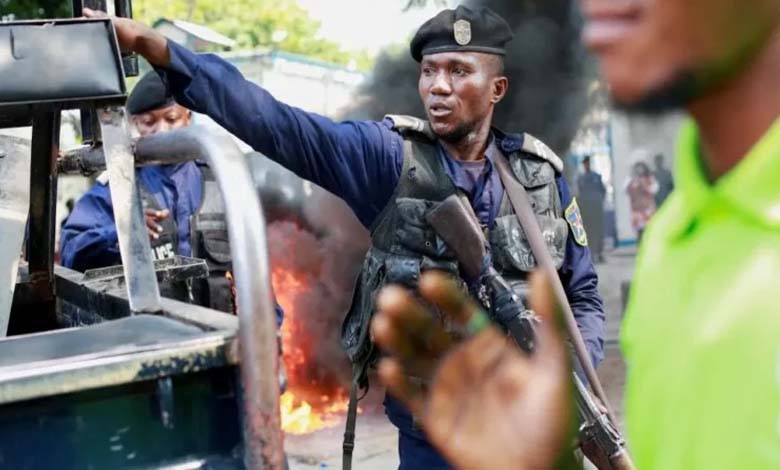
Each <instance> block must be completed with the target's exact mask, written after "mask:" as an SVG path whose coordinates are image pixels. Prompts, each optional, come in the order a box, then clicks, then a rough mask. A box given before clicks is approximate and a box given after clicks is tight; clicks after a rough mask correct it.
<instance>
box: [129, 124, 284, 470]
mask: <svg viewBox="0 0 780 470" xmlns="http://www.w3.org/2000/svg"><path fill="white" fill-rule="evenodd" d="M136 157H137V158H138V159H139V160H142V161H146V162H154V163H160V164H165V163H174V162H176V161H184V160H192V159H201V160H204V161H206V162H207V163H208V164H209V166H210V167H211V169H212V171H213V172H214V176H215V177H216V180H217V183H218V185H219V188H220V191H221V193H222V198H223V200H224V201H225V207H226V209H227V220H228V234H229V238H230V249H231V255H232V257H233V260H234V261H233V272H234V276H235V282H236V289H237V293H238V296H237V297H238V312H239V313H238V314H239V324H240V330H239V340H240V348H239V353H240V357H241V385H242V409H243V416H242V421H243V423H242V425H243V433H244V448H245V454H244V464H245V465H246V467H247V468H249V469H280V470H281V469H283V468H284V452H283V443H282V432H281V426H280V417H279V384H278V377H277V371H278V361H279V358H278V350H277V342H276V341H277V340H276V320H275V313H274V303H273V297H272V292H271V277H270V266H269V257H268V250H267V241H266V226H265V219H264V217H263V212H262V207H261V203H260V201H259V199H258V197H257V193H256V192H255V188H254V185H253V182H252V177H251V173H250V171H249V168H248V166H247V162H246V159H245V157H244V155H242V154H241V152H240V150H239V149H238V147H237V146H236V144H235V143H234V142H233V141H232V139H231V138H230V137H228V136H225V137H216V136H213V135H211V134H210V133H209V132H208V131H206V130H204V129H202V128H200V127H199V126H190V127H187V128H184V129H179V130H175V131H171V132H166V133H159V134H155V135H152V136H149V137H145V138H143V139H140V140H139V141H138V142H137V143H136Z"/></svg>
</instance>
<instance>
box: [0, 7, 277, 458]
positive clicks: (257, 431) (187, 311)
mask: <svg viewBox="0 0 780 470" xmlns="http://www.w3.org/2000/svg"><path fill="white" fill-rule="evenodd" d="M101 3H104V2H99V1H98V2H94V1H93V2H92V4H90V5H87V6H90V7H97V8H102V9H105V7H107V6H111V5H105V4H101ZM82 6H84V5H83V4H82V2H81V0H75V1H74V12H75V13H76V14H75V15H74V16H78V15H79V14H80V8H81V7H82ZM113 7H114V8H113V11H114V12H115V13H117V14H120V15H128V14H129V13H130V4H129V0H124V1H122V0H117V2H116V4H114V5H113ZM111 10H112V9H111V8H109V11H111ZM135 68H137V65H136V63H135V60H134V58H133V57H124V58H123V57H122V56H121V53H120V51H119V50H118V47H117V42H116V38H115V33H114V29H113V26H112V23H111V20H109V19H100V20H85V19H62V20H36V21H20V22H10V23H0V128H9V127H23V126H32V140H31V141H26V140H23V139H18V138H14V137H8V136H0V468H2V469H6V468H8V469H16V470H22V469H39V468H41V469H119V468H170V469H206V468H214V469H222V468H224V469H228V468H230V469H232V468H251V469H255V468H272V469H277V468H284V466H285V462H284V454H283V449H282V433H281V430H280V426H279V406H278V401H279V383H278V375H277V374H278V362H279V358H278V349H277V337H276V324H275V319H274V308H273V307H274V306H273V301H272V296H271V286H270V276H269V265H268V254H267V247H266V238H265V221H264V218H263V212H262V208H261V203H260V201H259V199H258V197H257V192H256V189H255V187H254V185H253V183H252V180H251V176H250V172H249V171H248V169H247V162H246V159H245V157H244V155H242V154H241V152H240V151H239V150H238V148H237V147H236V145H235V144H234V143H233V142H232V141H231V140H230V139H229V138H217V137H214V136H212V135H210V134H209V133H208V132H207V131H204V130H203V129H198V128H197V127H190V128H187V129H182V130H177V131H173V132H170V133H166V134H158V135H154V136H150V137H148V138H144V139H140V140H138V141H133V140H132V139H131V138H130V134H129V132H128V122H127V117H126V115H125V111H124V108H123V107H122V106H123V104H124V100H125V97H126V89H125V81H124V79H125V72H132V71H133V70H134V69H135ZM68 109H80V110H81V115H82V126H83V129H84V132H83V133H84V136H85V140H86V141H85V145H84V146H82V147H79V148H77V149H68V150H65V151H62V150H60V149H59V148H58V142H59V126H60V114H61V112H62V111H63V110H68ZM196 158H197V159H202V160H205V161H207V162H208V163H209V164H210V166H211V168H212V170H213V171H214V173H215V176H216V179H217V182H218V183H219V186H220V190H221V193H222V196H223V198H224V200H225V203H226V204H225V205H226V207H227V210H228V213H227V218H228V227H229V236H230V242H231V252H232V258H233V260H234V261H233V271H234V278H235V283H236V290H237V305H238V316H233V315H229V314H225V313H221V312H218V311H216V310H211V309H207V308H203V307H199V306H196V305H192V304H188V303H184V302H180V301H176V300H173V299H168V298H164V297H161V296H160V294H159V283H160V282H170V281H178V282H186V281H187V280H188V279H192V278H196V277H203V276H205V275H207V267H206V264H205V262H203V261H202V260H197V259H192V258H182V257H178V258H175V259H173V260H165V261H163V262H157V263H155V262H153V261H152V259H151V254H150V253H151V252H150V246H149V239H148V235H147V234H146V231H145V228H144V221H143V215H142V212H141V202H140V197H139V194H138V189H137V186H136V184H135V176H134V175H135V171H134V169H135V166H138V165H146V164H157V163H172V162H177V161H183V160H186V159H196ZM102 168H105V169H106V171H107V172H108V175H109V181H110V185H111V192H112V200H113V205H114V208H115V219H116V224H117V231H118V238H119V246H120V251H121V255H122V261H123V263H122V265H121V266H117V267H112V268H105V269H99V270H93V271H88V272H86V273H80V272H76V271H72V270H69V269H66V268H63V267H61V266H58V265H55V263H54V234H55V231H54V230H55V227H54V225H55V204H56V195H57V175H58V174H60V173H67V172H78V171H81V172H90V171H95V170H99V169H102ZM23 251H24V252H26V256H25V257H24V258H25V259H21V257H20V253H22V252H23Z"/></svg>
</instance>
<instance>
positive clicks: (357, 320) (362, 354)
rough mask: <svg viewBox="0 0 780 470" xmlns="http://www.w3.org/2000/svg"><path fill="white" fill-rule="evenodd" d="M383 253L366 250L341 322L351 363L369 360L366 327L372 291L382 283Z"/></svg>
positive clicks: (372, 295) (342, 338)
mask: <svg viewBox="0 0 780 470" xmlns="http://www.w3.org/2000/svg"><path fill="white" fill-rule="evenodd" d="M386 256H387V255H386V254H385V253H383V252H381V251H380V250H378V249H376V248H371V249H370V250H369V251H368V254H367V255H366V259H365V260H364V261H363V268H362V269H361V271H360V274H359V275H358V278H357V280H356V282H355V292H354V293H353V295H352V305H351V306H350V308H349V311H348V312H347V316H346V317H344V322H343V323H342V324H341V346H342V348H344V351H345V352H346V354H347V357H349V360H350V362H352V363H353V364H357V363H364V362H366V361H371V360H372V355H373V346H372V344H371V341H370V336H369V334H368V331H369V328H370V325H371V317H372V316H373V315H374V301H375V300H376V299H375V298H374V296H375V293H376V292H377V291H378V290H379V288H380V287H381V286H383V285H384V283H385V282H384V279H385V277H386V276H385V264H384V261H385V257H386Z"/></svg>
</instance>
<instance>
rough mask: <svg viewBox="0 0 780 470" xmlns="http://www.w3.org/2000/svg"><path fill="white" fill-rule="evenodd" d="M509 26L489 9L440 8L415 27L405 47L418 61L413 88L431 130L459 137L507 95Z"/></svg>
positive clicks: (451, 138) (483, 120) (454, 138)
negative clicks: (506, 58)
mask: <svg viewBox="0 0 780 470" xmlns="http://www.w3.org/2000/svg"><path fill="white" fill-rule="evenodd" d="M512 36H513V34H512V30H511V28H510V27H509V25H508V24H507V23H506V21H504V19H503V18H501V17H500V16H498V15H497V14H496V13H495V12H493V11H492V10H490V9H488V8H484V7H483V8H475V9H471V8H468V7H465V6H462V5H461V6H458V7H457V8H455V9H453V10H442V11H441V12H439V14H437V15H436V16H434V17H433V18H431V19H430V20H428V21H426V22H425V23H424V24H423V25H422V26H420V28H419V29H418V30H417V33H416V34H415V35H414V38H412V42H411V44H410V47H409V49H410V52H411V54H412V57H413V58H414V60H416V61H417V62H420V80H419V83H418V90H419V92H420V98H421V99H422V101H423V106H424V107H425V113H426V115H427V117H428V120H429V121H430V123H431V128H432V130H433V132H434V133H435V134H436V135H437V136H439V137H440V138H442V139H443V140H446V141H449V142H460V141H461V140H463V139H464V138H465V137H467V136H468V135H469V134H472V133H473V132H474V131H475V130H477V129H479V128H481V127H482V126H483V125H484V124H485V123H486V121H487V123H488V124H490V121H491V120H492V116H493V110H494V108H495V106H496V104H498V102H500V101H501V99H503V98H504V96H505V95H506V91H507V88H508V86H509V80H508V79H507V78H506V76H505V75H504V55H505V54H506V49H505V48H504V46H505V45H506V43H507V42H509V41H510V40H511V39H512Z"/></svg>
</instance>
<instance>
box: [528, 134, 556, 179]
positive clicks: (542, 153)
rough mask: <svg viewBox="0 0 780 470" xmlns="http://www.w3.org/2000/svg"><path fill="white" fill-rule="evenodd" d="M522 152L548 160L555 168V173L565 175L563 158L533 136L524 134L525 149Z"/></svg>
mask: <svg viewBox="0 0 780 470" xmlns="http://www.w3.org/2000/svg"><path fill="white" fill-rule="evenodd" d="M521 150H522V151H523V152H526V153H530V154H532V155H536V156H537V157H539V158H541V159H543V160H546V161H547V162H549V163H550V165H552V166H553V168H555V171H557V172H558V173H563V160H561V157H559V156H558V155H556V154H555V152H553V151H552V150H551V149H550V147H548V146H547V144H545V143H544V142H542V141H541V140H539V139H537V138H536V137H534V136H532V135H531V134H528V133H524V134H523V147H522V149H521Z"/></svg>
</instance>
